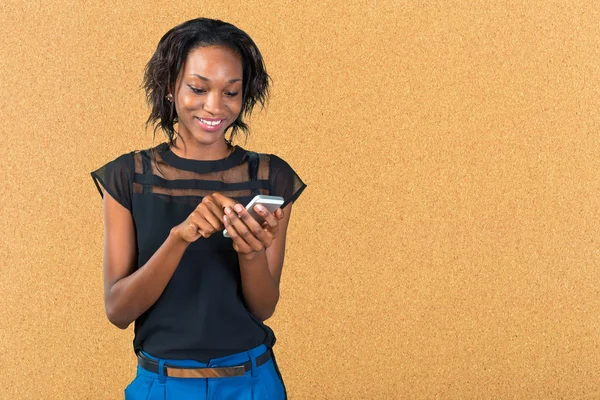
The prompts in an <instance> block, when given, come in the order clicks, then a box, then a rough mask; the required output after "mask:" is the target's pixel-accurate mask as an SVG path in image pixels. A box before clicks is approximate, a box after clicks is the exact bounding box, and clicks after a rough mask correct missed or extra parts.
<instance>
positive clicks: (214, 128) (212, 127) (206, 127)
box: [196, 117, 225, 132]
mask: <svg viewBox="0 0 600 400" xmlns="http://www.w3.org/2000/svg"><path fill="white" fill-rule="evenodd" d="M202 119H203V120H206V121H211V122H214V121H221V122H220V123H219V124H217V125H208V124H205V123H204V122H202V121H201V120H200V117H196V120H197V121H198V124H199V125H200V127H201V128H202V129H204V130H205V131H208V132H215V131H218V130H219V129H221V126H222V125H223V122H224V121H225V119H224V118H202Z"/></svg>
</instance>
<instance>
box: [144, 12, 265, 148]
mask: <svg viewBox="0 0 600 400" xmlns="http://www.w3.org/2000/svg"><path fill="white" fill-rule="evenodd" d="M205 46H223V47H227V48H229V49H231V50H233V51H234V52H235V53H236V54H238V55H239V56H240V58H241V60H242V68H243V76H242V109H241V111H240V114H239V116H238V117H237V118H236V120H235V121H234V122H233V123H232V124H231V125H230V126H229V127H227V129H226V130H225V133H227V131H228V130H229V129H230V128H232V130H231V133H230V136H229V142H231V141H232V140H233V138H234V137H235V135H236V134H237V133H238V132H239V130H242V131H243V132H244V134H245V135H246V137H247V136H248V132H249V129H248V125H246V123H245V122H244V117H245V116H248V115H250V114H251V113H252V110H253V109H254V106H255V105H256V103H260V104H261V107H262V108H264V107H265V103H266V101H267V99H268V96H269V89H270V81H271V77H270V76H269V75H268V74H267V71H266V68H265V65H264V62H263V58H262V55H261V54H260V51H259V50H258V47H257V46H256V44H255V43H254V41H253V40H252V39H251V38H250V36H248V34H247V33H246V32H244V31H242V30H241V29H239V28H237V27H236V26H234V25H232V24H230V23H227V22H223V21H220V20H217V19H210V18H196V19H192V20H189V21H186V22H184V23H182V24H179V25H177V26H176V27H174V28H172V29H171V30H169V31H168V32H167V33H165V35H164V36H163V37H162V38H161V39H160V41H159V42H158V46H157V48H156V51H155V52H154V55H153V56H152V58H151V59H150V61H148V64H146V68H145V70H144V80H143V84H142V86H143V88H144V90H145V92H146V101H147V102H148V105H149V106H150V108H151V112H150V116H149V117H148V120H147V121H146V127H147V126H148V125H150V124H153V125H154V134H155V135H156V131H157V130H159V129H162V130H163V131H164V133H165V134H166V135H167V137H168V138H169V144H170V145H172V144H173V140H174V138H175V136H176V133H175V129H174V128H173V125H174V124H175V123H176V122H177V121H178V119H177V111H175V106H174V103H172V102H169V101H168V100H167V98H166V96H167V94H168V93H171V89H173V88H174V87H175V83H176V81H177V76H178V75H179V71H180V70H181V67H182V66H183V64H184V63H185V60H186V59H187V56H188V54H189V52H190V51H192V50H194V49H196V48H198V47H205ZM225 140H226V141H227V139H225Z"/></svg>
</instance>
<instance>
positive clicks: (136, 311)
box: [103, 192, 189, 329]
mask: <svg viewBox="0 0 600 400" xmlns="http://www.w3.org/2000/svg"><path fill="white" fill-rule="evenodd" d="M103 202H104V306H105V309H106V315H107V317H108V320H109V321H110V322H111V323H112V324H114V325H115V326H117V327H119V328H121V329H126V328H127V327H128V326H129V324H131V323H132V322H133V321H135V319H136V318H137V317H139V316H140V315H141V314H143V313H144V312H145V311H146V310H147V309H148V308H150V306H152V304H154V303H155V302H156V300H158V298H159V297H160V295H161V294H162V292H163V291H164V290H165V287H166V286H167V283H168V282H169V280H170V279H171V277H172V276H173V273H174V272H175V269H176V268H177V265H178V264H179V262H180V261H181V257H182V256H183V253H184V252H185V250H186V248H187V246H188V245H189V243H188V242H186V241H184V240H182V239H181V238H180V237H179V236H177V235H175V234H174V233H173V229H175V228H173V229H172V230H171V233H170V234H169V236H168V237H167V239H166V240H165V242H164V243H163V244H162V245H161V246H160V248H159V249H158V250H157V251H156V253H154V255H153V256H152V257H151V258H150V259H149V260H148V262H147V263H146V264H144V265H143V267H142V268H140V269H138V270H136V265H137V256H136V254H135V248H136V245H135V240H136V239H135V230H134V225H133V218H132V216H131V213H130V212H129V211H128V210H127V209H126V208H125V207H123V206H122V205H121V204H119V203H118V202H117V201H116V200H115V199H114V198H113V197H111V196H110V194H109V193H108V192H105V193H104V201H103Z"/></svg>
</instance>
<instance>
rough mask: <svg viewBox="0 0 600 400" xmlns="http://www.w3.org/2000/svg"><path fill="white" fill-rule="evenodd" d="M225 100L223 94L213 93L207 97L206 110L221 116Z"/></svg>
mask: <svg viewBox="0 0 600 400" xmlns="http://www.w3.org/2000/svg"><path fill="white" fill-rule="evenodd" d="M223 108H224V106H223V99H222V98H221V94H220V93H218V92H216V91H212V92H210V93H209V94H208V96H206V102H205V103H204V110H206V111H207V112H209V113H211V114H212V115H220V114H221V113H222V112H223Z"/></svg>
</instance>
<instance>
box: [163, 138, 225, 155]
mask: <svg viewBox="0 0 600 400" xmlns="http://www.w3.org/2000/svg"><path fill="white" fill-rule="evenodd" d="M180 142H181V143H180ZM170 148H171V151H172V152H173V153H174V154H175V155H176V156H178V157H181V158H187V159H192V160H199V161H210V160H221V159H223V158H226V157H228V156H229V155H230V154H231V153H232V152H233V150H234V146H232V145H231V144H229V143H227V142H225V141H222V142H218V143H213V144H212V145H201V144H199V145H196V146H192V145H191V144H188V145H186V144H185V142H183V141H181V140H180V139H179V138H177V139H175V142H174V143H173V146H171V147H170Z"/></svg>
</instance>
